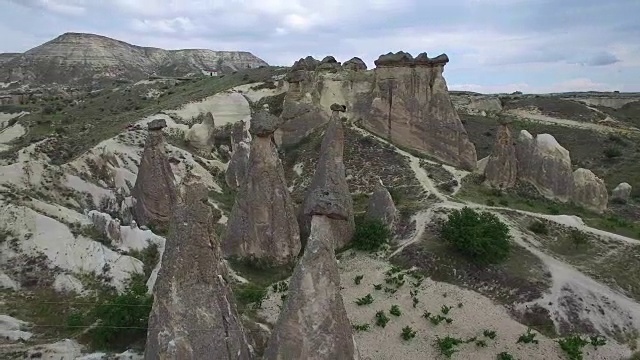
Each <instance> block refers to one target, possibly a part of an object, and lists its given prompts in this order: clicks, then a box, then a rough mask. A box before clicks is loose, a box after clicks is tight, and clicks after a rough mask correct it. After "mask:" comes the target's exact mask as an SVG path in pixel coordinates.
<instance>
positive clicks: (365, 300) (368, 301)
mask: <svg viewBox="0 0 640 360" xmlns="http://www.w3.org/2000/svg"><path fill="white" fill-rule="evenodd" d="M371 303H373V296H371V294H367V296H365V297H361V298H359V299H356V304H358V306H362V305H369V304H371Z"/></svg>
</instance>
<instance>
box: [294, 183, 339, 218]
mask: <svg viewBox="0 0 640 360" xmlns="http://www.w3.org/2000/svg"><path fill="white" fill-rule="evenodd" d="M308 196H309V198H308V199H309V204H310V206H309V207H308V208H307V209H306V211H305V212H306V215H309V216H313V215H324V216H326V217H328V218H331V219H337V220H348V219H349V210H348V209H347V206H346V202H345V200H344V199H341V198H340V195H339V194H337V193H336V192H334V191H328V190H327V189H324V188H318V189H314V190H312V191H311V192H310V193H309V195H308Z"/></svg>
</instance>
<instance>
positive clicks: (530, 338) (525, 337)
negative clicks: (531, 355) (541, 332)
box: [516, 329, 538, 344]
mask: <svg viewBox="0 0 640 360" xmlns="http://www.w3.org/2000/svg"><path fill="white" fill-rule="evenodd" d="M536 335H537V334H536V333H534V332H531V329H527V332H526V333H524V334H522V335H520V337H519V338H518V341H516V344H520V343H523V344H537V343H538V340H536Z"/></svg>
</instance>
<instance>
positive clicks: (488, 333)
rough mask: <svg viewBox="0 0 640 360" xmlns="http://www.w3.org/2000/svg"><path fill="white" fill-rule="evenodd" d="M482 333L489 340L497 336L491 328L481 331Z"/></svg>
mask: <svg viewBox="0 0 640 360" xmlns="http://www.w3.org/2000/svg"><path fill="white" fill-rule="evenodd" d="M482 335H484V337H487V338H489V339H491V340H493V339H495V338H496V336H497V334H496V332H495V331H493V330H485V331H483V332H482Z"/></svg>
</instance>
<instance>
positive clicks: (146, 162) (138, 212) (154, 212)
mask: <svg viewBox="0 0 640 360" xmlns="http://www.w3.org/2000/svg"><path fill="white" fill-rule="evenodd" d="M166 126H167V124H166V122H165V121H164V120H163V119H156V120H152V121H151V122H149V124H148V129H149V132H148V135H147V141H146V143H145V146H144V151H143V152H142V157H141V158H140V165H139V166H138V175H137V177H136V183H135V185H134V187H133V190H132V192H131V195H132V196H133V198H134V199H135V202H134V205H133V215H134V219H135V220H136V222H137V223H138V224H139V225H145V226H148V225H153V226H155V227H157V228H159V229H166V228H167V227H168V224H169V220H170V218H171V205H172V204H174V203H175V198H176V189H175V177H174V175H173V171H172V170H171V165H170V164H169V160H168V158H167V155H166V149H165V148H166V143H165V139H164V133H163V131H162V129H163V128H165V127H166Z"/></svg>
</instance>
